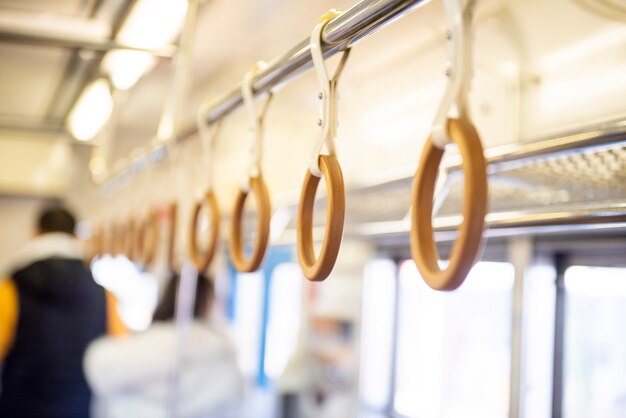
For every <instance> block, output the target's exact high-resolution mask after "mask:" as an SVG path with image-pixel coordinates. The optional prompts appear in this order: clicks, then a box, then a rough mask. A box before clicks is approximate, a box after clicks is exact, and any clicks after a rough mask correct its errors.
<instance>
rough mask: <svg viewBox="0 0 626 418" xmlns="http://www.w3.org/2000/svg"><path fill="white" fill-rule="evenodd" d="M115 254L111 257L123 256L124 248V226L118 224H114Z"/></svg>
mask: <svg viewBox="0 0 626 418" xmlns="http://www.w3.org/2000/svg"><path fill="white" fill-rule="evenodd" d="M112 228H113V252H112V254H111V255H114V256H117V255H120V254H122V251H123V246H124V242H123V241H124V236H123V235H124V225H123V224H121V223H118V222H115V223H114V224H113V227H112Z"/></svg>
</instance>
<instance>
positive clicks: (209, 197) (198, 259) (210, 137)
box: [189, 106, 221, 272]
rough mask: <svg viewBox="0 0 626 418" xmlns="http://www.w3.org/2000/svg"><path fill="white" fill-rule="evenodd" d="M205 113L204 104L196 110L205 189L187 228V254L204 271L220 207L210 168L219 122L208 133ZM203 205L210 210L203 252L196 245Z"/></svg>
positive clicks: (212, 248)
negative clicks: (205, 245) (208, 226)
mask: <svg viewBox="0 0 626 418" xmlns="http://www.w3.org/2000/svg"><path fill="white" fill-rule="evenodd" d="M206 113H207V112H206V109H205V106H201V107H200V110H199V111H198V117H197V123H198V131H199V133H200V139H201V140H202V144H203V147H204V153H205V156H204V161H205V164H206V165H205V171H206V173H207V189H206V192H205V193H204V196H203V197H202V199H200V200H198V201H196V203H195V204H194V207H193V212H192V216H191V225H190V228H189V256H190V258H191V261H192V263H193V264H194V266H195V267H196V269H197V270H198V271H200V272H203V271H205V270H206V269H207V268H208V267H209V264H211V261H212V260H213V257H214V256H215V250H216V248H217V241H218V239H219V235H220V209H219V205H218V203H217V198H216V197H215V193H213V184H212V175H211V170H212V169H213V160H212V156H213V152H212V151H213V149H212V147H213V146H214V145H215V138H216V137H217V134H218V132H219V129H220V126H221V122H218V123H217V125H216V127H215V130H214V131H213V133H212V134H209V132H207V129H206V121H205V117H206ZM203 207H204V208H206V210H208V211H209V212H210V216H211V227H210V228H208V230H207V234H208V236H207V247H206V249H205V250H204V252H202V251H200V248H199V245H198V219H199V217H200V211H201V210H202V208H203Z"/></svg>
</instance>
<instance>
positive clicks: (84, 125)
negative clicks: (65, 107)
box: [68, 78, 113, 141]
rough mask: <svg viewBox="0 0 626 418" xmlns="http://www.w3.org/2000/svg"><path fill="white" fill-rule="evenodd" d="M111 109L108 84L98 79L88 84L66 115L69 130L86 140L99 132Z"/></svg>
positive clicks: (111, 102)
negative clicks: (67, 115)
mask: <svg viewBox="0 0 626 418" xmlns="http://www.w3.org/2000/svg"><path fill="white" fill-rule="evenodd" d="M112 111H113V98H112V97H111V92H110V90H109V84H108V83H107V81H106V80H105V79H103V78H101V79H98V80H96V81H94V82H93V83H91V84H89V85H88V86H87V87H86V88H85V89H84V90H83V92H82V93H81V95H80V97H79V98H78V100H77V101H76V104H75V105H74V108H73V109H72V111H71V113H70V115H69V117H68V127H69V129H70V132H71V133H72V135H73V136H74V138H76V139H78V140H79V141H88V140H90V139H92V138H94V137H95V136H96V134H97V133H98V132H100V129H102V127H103V126H104V124H105V123H106V122H107V121H108V120H109V117H110V116H111V112H112Z"/></svg>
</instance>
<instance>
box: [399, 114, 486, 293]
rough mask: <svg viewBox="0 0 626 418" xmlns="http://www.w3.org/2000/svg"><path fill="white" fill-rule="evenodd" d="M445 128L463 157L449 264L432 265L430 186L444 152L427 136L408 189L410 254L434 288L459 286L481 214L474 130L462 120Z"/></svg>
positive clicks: (479, 156) (477, 242)
mask: <svg viewBox="0 0 626 418" xmlns="http://www.w3.org/2000/svg"><path fill="white" fill-rule="evenodd" d="M447 130H448V133H449V136H450V137H451V138H452V140H453V141H454V143H456V144H457V146H458V148H459V151H460V153H461V157H462V158H463V162H462V168H463V171H464V173H465V186H464V189H463V193H464V195H463V197H464V201H463V212H462V214H463V223H461V226H460V227H459V235H458V238H457V240H456V242H455V243H454V245H453V246H452V251H451V253H450V262H449V264H448V266H447V267H446V268H445V269H443V270H442V269H440V268H439V264H438V259H439V253H438V251H437V246H436V244H435V240H434V234H433V226H432V215H433V199H434V193H435V183H436V181H437V174H438V171H439V163H440V162H441V158H442V156H443V152H444V151H443V150H442V149H439V148H437V147H435V146H434V145H433V143H432V138H428V141H427V142H426V146H425V148H424V152H423V154H422V156H421V159H420V164H419V168H418V170H417V173H416V174H415V178H414V181H413V191H412V197H413V202H412V203H413V207H412V209H411V254H412V256H413V260H414V261H415V264H416V265H417V268H418V269H419V271H420V273H421V275H422V277H423V278H424V281H425V282H426V284H428V286H430V287H431V288H433V289H436V290H454V289H456V288H457V287H459V286H460V285H461V284H462V283H463V281H464V280H465V278H466V277H467V274H468V273H469V271H470V270H471V268H472V267H473V265H474V262H475V261H476V258H477V256H478V253H479V251H480V248H481V243H482V234H483V227H484V224H485V215H486V214H487V197H488V193H487V163H486V161H485V156H484V154H483V148H482V145H481V142H480V137H479V136H478V133H477V132H476V128H474V126H473V125H472V124H471V123H470V122H469V121H467V120H464V119H449V120H448V125H447Z"/></svg>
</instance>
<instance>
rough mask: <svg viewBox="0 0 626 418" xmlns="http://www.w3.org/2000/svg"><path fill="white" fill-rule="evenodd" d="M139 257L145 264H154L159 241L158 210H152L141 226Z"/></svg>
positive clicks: (137, 236) (138, 243)
mask: <svg viewBox="0 0 626 418" xmlns="http://www.w3.org/2000/svg"><path fill="white" fill-rule="evenodd" d="M135 238H136V239H137V242H136V246H137V251H136V255H137V259H138V261H139V262H140V263H141V264H143V265H144V266H148V265H150V264H152V262H153V261H154V257H155V256H156V251H157V247H158V242H159V217H158V215H157V213H156V212H150V213H149V214H148V217H147V218H146V219H145V220H144V221H143V222H142V223H141V226H139V228H138V231H137V234H136V235H135Z"/></svg>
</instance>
